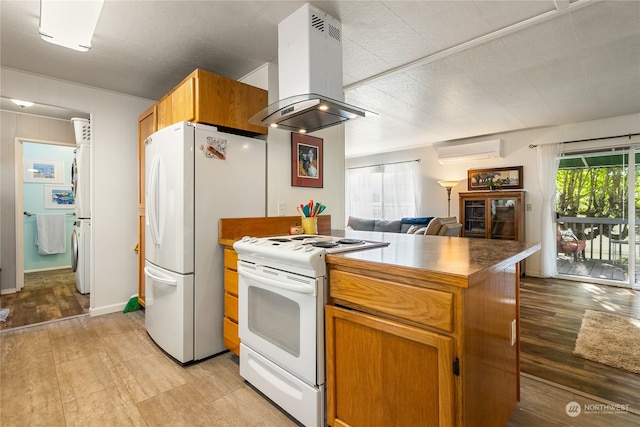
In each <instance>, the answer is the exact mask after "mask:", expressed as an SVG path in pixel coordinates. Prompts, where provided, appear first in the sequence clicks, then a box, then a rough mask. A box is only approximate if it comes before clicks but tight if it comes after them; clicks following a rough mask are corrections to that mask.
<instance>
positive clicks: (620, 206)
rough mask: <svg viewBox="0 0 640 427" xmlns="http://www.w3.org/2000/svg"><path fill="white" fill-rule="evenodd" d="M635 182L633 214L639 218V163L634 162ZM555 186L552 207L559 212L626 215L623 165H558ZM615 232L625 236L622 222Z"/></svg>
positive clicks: (589, 216)
mask: <svg viewBox="0 0 640 427" xmlns="http://www.w3.org/2000/svg"><path fill="white" fill-rule="evenodd" d="M561 167H562V164H561ZM635 182H636V185H635V188H636V197H635V209H636V218H640V165H637V166H636V179H635ZM556 190H557V193H558V198H557V206H556V211H557V212H558V214H559V215H560V216H567V217H588V218H627V217H628V215H627V206H628V200H627V199H628V193H627V168H626V166H624V167H623V166H608V167H590V168H586V167H585V168H567V169H559V170H558V175H557V179H556ZM606 231H607V232H609V231H610V230H606ZM619 232H620V234H622V235H623V236H626V235H627V234H628V230H627V227H626V225H625V226H623V230H620V231H619ZM591 237H592V238H593V237H594V236H591Z"/></svg>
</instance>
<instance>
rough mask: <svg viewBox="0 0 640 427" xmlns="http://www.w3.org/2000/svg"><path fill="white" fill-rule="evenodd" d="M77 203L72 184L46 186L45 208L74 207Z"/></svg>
mask: <svg viewBox="0 0 640 427" xmlns="http://www.w3.org/2000/svg"><path fill="white" fill-rule="evenodd" d="M75 205H76V200H75V198H74V197H73V192H72V191H71V186H70V185H45V186H44V208H45V209H73V208H74V207H75Z"/></svg>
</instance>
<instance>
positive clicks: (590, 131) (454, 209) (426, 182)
mask: <svg viewBox="0 0 640 427" xmlns="http://www.w3.org/2000/svg"><path fill="white" fill-rule="evenodd" d="M638 132H640V114H633V115H628V116H620V117H614V118H610V119H603V120H594V121H590V122H584V123H577V124H572V125H565V126H556V127H549V128H543V129H532V130H526V131H519V132H509V133H503V134H496V135H491V136H490V137H486V136H485V137H477V138H469V139H467V140H465V141H456V143H459V142H474V141H484V140H487V139H496V138H501V139H502V140H503V141H504V150H503V151H504V153H503V154H504V157H503V158H502V159H494V160H485V161H476V162H473V163H470V164H459V165H441V164H439V163H438V161H437V156H436V151H435V148H434V147H432V146H428V147H422V148H415V149H411V150H402V151H396V152H389V153H384V154H380V155H373V156H363V157H355V158H349V159H347V160H346V162H345V163H346V167H355V166H365V165H373V164H378V163H387V162H395V161H404V160H413V159H418V158H419V159H421V162H420V163H419V165H420V167H419V169H420V174H421V181H422V190H421V195H420V198H419V200H420V202H419V210H418V214H419V215H423V216H445V215H446V213H447V192H446V190H445V189H444V188H442V187H440V185H438V183H437V182H436V181H439V180H455V179H459V180H460V181H461V182H460V184H458V186H457V187H454V188H453V190H452V192H451V215H455V216H457V217H458V218H459V217H460V215H459V205H458V193H459V192H461V191H467V181H466V179H467V170H469V169H484V168H493V167H503V166H520V165H522V166H524V170H523V174H524V177H523V184H524V190H525V191H526V198H525V203H526V204H530V205H531V211H526V212H525V238H526V240H527V241H529V242H539V241H540V224H541V217H540V204H541V196H540V189H539V185H538V175H537V171H536V168H537V165H536V151H535V150H534V149H530V148H529V144H534V145H535V144H546V143H551V142H561V141H574V140H580V139H591V138H603V137H607V136H617V135H626V134H630V133H638ZM603 144H605V146H606V142H603ZM539 271H540V259H539V255H538V254H534V255H532V256H531V257H530V258H528V259H527V262H526V274H527V275H529V276H540V273H539Z"/></svg>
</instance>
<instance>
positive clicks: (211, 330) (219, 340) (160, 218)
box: [144, 122, 266, 364]
mask: <svg viewBox="0 0 640 427" xmlns="http://www.w3.org/2000/svg"><path fill="white" fill-rule="evenodd" d="M145 189H146V194H145V196H146V211H145V212H146V219H145V257H146V259H145V268H144V273H145V326H146V329H147V332H148V334H149V336H150V337H151V338H152V339H153V340H154V341H155V342H156V344H157V345H158V346H159V347H160V348H162V349H163V350H164V351H165V352H166V353H168V354H169V355H170V356H172V357H173V358H174V359H175V360H177V361H178V362H180V363H182V364H186V363H189V362H192V361H197V360H200V359H204V358H206V357H209V356H212V355H215V354H217V353H220V352H222V351H224V350H225V347H224V344H223V331H222V324H223V317H224V265H223V248H222V247H221V246H220V245H219V244H218V220H219V219H220V218H239V217H261V216H265V213H266V203H265V199H266V143H265V141H263V140H260V139H255V138H248V137H244V136H238V135H233V134H229V133H223V132H219V131H218V130H217V129H216V128H215V127H213V126H206V125H200V124H193V123H188V122H181V123H177V124H174V125H171V126H169V127H166V128H164V129H162V130H159V131H158V132H156V133H154V134H153V135H151V136H150V137H149V138H147V140H146V141H145Z"/></svg>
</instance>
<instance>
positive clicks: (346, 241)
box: [338, 239, 364, 245]
mask: <svg viewBox="0 0 640 427" xmlns="http://www.w3.org/2000/svg"><path fill="white" fill-rule="evenodd" d="M338 243H340V244H342V245H362V244H363V243H364V240H360V239H340V240H338Z"/></svg>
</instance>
